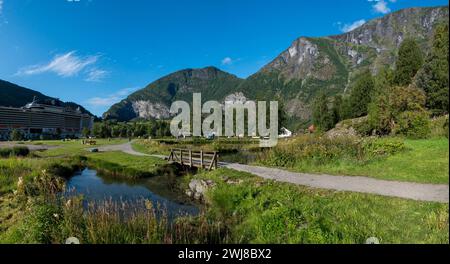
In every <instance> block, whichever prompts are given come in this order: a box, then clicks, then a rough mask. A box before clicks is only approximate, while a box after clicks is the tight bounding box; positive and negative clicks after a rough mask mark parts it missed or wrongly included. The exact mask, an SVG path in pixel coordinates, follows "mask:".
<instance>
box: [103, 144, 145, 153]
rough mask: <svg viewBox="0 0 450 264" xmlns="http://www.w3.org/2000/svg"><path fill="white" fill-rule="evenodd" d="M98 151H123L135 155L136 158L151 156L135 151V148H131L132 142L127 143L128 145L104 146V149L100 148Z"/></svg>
mask: <svg viewBox="0 0 450 264" xmlns="http://www.w3.org/2000/svg"><path fill="white" fill-rule="evenodd" d="M98 150H99V151H100V152H102V151H122V152H125V153H127V154H130V155H134V156H150V155H148V154H145V153H141V152H137V151H135V150H134V149H133V147H132V146H131V142H127V143H124V144H119V145H108V146H102V147H98Z"/></svg>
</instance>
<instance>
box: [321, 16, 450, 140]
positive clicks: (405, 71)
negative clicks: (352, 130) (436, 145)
mask: <svg viewBox="0 0 450 264" xmlns="http://www.w3.org/2000/svg"><path fill="white" fill-rule="evenodd" d="M448 33H449V28H448V24H440V25H437V26H436V28H435V31H434V37H433V41H432V48H431V50H430V52H429V53H428V54H427V55H424V54H423V53H422V51H421V49H420V47H419V45H418V44H417V42H416V41H415V40H414V39H412V38H408V39H405V40H404V41H403V42H402V43H401V45H400V47H399V50H398V55H397V58H396V62H395V68H394V69H391V68H390V67H386V68H383V69H381V70H380V71H379V72H378V73H377V74H376V75H372V73H371V72H370V71H369V70H365V71H364V72H362V73H361V74H360V75H359V76H358V77H357V78H356V80H355V81H354V83H353V85H352V86H351V87H350V88H351V90H350V93H349V94H348V95H345V96H342V95H337V96H335V97H333V98H329V97H327V96H326V95H325V94H324V93H322V94H320V95H319V96H318V97H317V98H316V100H315V101H314V103H313V121H314V124H315V125H316V126H317V127H318V128H319V130H321V131H327V130H329V129H331V128H333V127H334V126H335V125H336V124H337V123H338V122H340V121H342V120H345V119H352V118H358V117H363V116H368V118H367V122H365V123H363V125H362V127H360V130H359V132H363V133H366V134H378V135H387V134H392V133H395V134H404V135H407V136H413V137H424V136H426V134H427V130H429V122H430V116H440V115H444V114H448V112H449V99H448V96H449V83H448V80H449V73H448V70H449V69H448V59H449V58H448V49H449V35H448Z"/></svg>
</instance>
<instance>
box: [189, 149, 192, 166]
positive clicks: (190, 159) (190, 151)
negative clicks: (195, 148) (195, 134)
mask: <svg viewBox="0 0 450 264" xmlns="http://www.w3.org/2000/svg"><path fill="white" fill-rule="evenodd" d="M189 167H191V168H192V150H189Z"/></svg>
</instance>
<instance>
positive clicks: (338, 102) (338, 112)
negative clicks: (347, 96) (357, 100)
mask: <svg viewBox="0 0 450 264" xmlns="http://www.w3.org/2000/svg"><path fill="white" fill-rule="evenodd" d="M342 102H343V99H342V96H341V95H336V96H335V97H334V101H333V107H332V108H331V114H332V118H333V123H334V124H337V123H339V121H341V120H343V119H342Z"/></svg>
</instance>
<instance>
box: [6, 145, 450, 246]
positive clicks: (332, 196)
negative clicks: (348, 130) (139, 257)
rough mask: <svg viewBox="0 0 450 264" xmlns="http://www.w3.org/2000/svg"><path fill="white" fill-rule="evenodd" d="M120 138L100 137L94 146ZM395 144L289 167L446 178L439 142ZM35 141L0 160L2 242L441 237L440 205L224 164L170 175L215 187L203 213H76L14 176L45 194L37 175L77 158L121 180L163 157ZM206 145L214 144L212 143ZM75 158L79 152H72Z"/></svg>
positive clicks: (445, 228) (444, 149)
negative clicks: (315, 185) (270, 177)
mask: <svg viewBox="0 0 450 264" xmlns="http://www.w3.org/2000/svg"><path fill="white" fill-rule="evenodd" d="M396 140H397V139H396ZM123 142H124V141H123V140H112V141H107V140H105V141H102V140H100V141H99V142H98V144H99V145H105V144H119V143H123ZM138 142H139V141H138ZM403 142H404V145H405V150H402V151H399V152H396V153H393V154H389V155H385V156H380V157H378V156H377V157H376V158H374V159H370V160H364V161H361V162H355V160H354V159H348V160H345V159H338V160H333V162H336V163H334V165H333V163H329V160H327V159H325V160H327V161H328V163H324V164H322V165H321V164H318V163H317V162H315V163H307V162H305V163H303V164H302V163H294V165H295V166H292V167H289V169H291V170H299V171H314V172H326V173H335V174H341V173H342V174H349V175H365V174H366V173H367V174H368V175H370V176H371V177H377V178H383V179H402V180H407V181H418V182H439V183H448V140H447V139H427V140H404V141H403ZM38 144H48V145H58V146H59V148H56V149H50V150H47V151H43V152H38V153H34V154H32V155H30V156H29V157H26V158H20V157H11V158H5V159H0V184H1V188H0V243H62V242H64V239H65V238H66V237H67V236H70V235H74V234H75V235H77V236H80V237H82V238H83V241H84V243H319V244H320V243H356V244H359V243H364V242H365V240H366V239H367V238H368V237H372V236H375V237H377V238H378V239H380V241H381V243H445V244H447V243H448V241H449V222H448V219H449V218H448V217H449V207H448V204H443V203H432V202H418V201H412V200H406V199H399V198H390V197H382V196H377V195H369V194H360V193H351V192H336V191H328V190H320V189H311V188H306V187H302V186H295V185H292V184H285V183H278V182H273V181H267V180H263V179H261V178H259V177H256V176H253V175H251V174H247V173H242V172H237V171H234V170H230V169H223V168H222V169H218V170H215V171H212V172H207V171H200V172H199V173H196V174H188V175H185V176H181V177H176V179H177V182H178V185H179V188H180V191H183V190H184V189H187V185H188V183H189V182H190V180H192V179H210V180H212V181H213V182H214V183H215V187H214V188H212V189H210V190H209V191H208V192H207V193H206V211H205V212H204V214H201V215H200V216H198V217H194V218H187V219H179V220H180V221H179V222H177V224H176V226H174V227H173V228H174V229H171V228H168V227H167V223H165V222H164V221H165V220H164V219H161V221H159V220H157V219H155V217H154V216H153V215H152V214H151V213H150V214H149V212H148V211H143V212H134V215H133V218H132V219H131V220H124V219H123V218H121V217H120V215H121V213H120V212H119V211H117V210H119V209H117V208H118V207H117V206H116V205H105V206H106V207H100V208H101V210H100V211H95V212H89V213H86V214H83V213H80V211H79V210H80V209H79V208H78V209H77V208H75V207H70V208H67V205H66V206H64V204H66V203H65V202H63V203H62V204H60V203H55V204H53V203H48V202H47V200H43V199H42V198H41V196H40V195H39V193H36V191H35V192H34V194H33V195H28V194H26V195H25V196H24V194H20V192H19V194H14V193H16V191H17V190H18V189H20V188H19V185H18V179H19V177H23V178H24V179H25V184H26V185H27V186H28V185H30V186H31V187H32V188H31V187H30V188H31V190H36V189H37V190H41V191H43V192H46V191H47V190H48V188H47V187H45V186H47V185H46V184H53V183H52V181H51V180H50V181H46V180H42V179H43V178H42V177H43V175H46V174H49V173H52V174H57V175H59V174H66V173H67V172H70V171H71V170H72V169H73V168H74V167H73V166H74V165H76V164H78V163H79V162H85V164H87V165H88V166H92V167H93V168H95V169H97V170H100V171H102V170H103V171H105V172H106V173H109V174H111V175H113V176H118V177H122V178H126V179H135V178H141V177H150V176H152V175H155V174H160V173H164V172H165V171H166V170H165V169H164V170H161V168H165V166H166V162H165V161H164V160H160V159H158V158H153V157H138V156H132V155H129V154H125V153H122V152H103V153H90V152H88V151H87V150H86V149H87V148H89V147H88V146H83V145H81V144H80V143H79V142H76V141H73V142H59V141H58V142H56V141H53V142H51V141H48V142H45V143H44V142H42V143H38ZM282 144H286V145H289V144H290V142H289V141H286V142H282ZM208 145H210V147H213V146H211V143H208ZM225 145H227V144H225ZM234 145H235V144H232V142H230V144H228V146H232V148H234ZM186 146H187V147H189V144H188V145H186ZM198 146H200V147H201V146H202V144H200V145H196V147H198ZM159 147H160V146H159V145H158V144H156V145H155V146H153V147H152V146H150V147H149V146H139V144H135V145H134V148H135V149H136V148H138V150H139V148H145V149H147V151H155V150H157V149H158V148H159ZM168 147H169V145H166V146H164V147H163V148H164V149H167V148H168ZM216 147H217V146H216ZM219 147H223V146H219ZM149 149H150V150H149ZM155 153H160V152H158V151H156V152H155ZM324 153H328V152H327V151H325V152H324ZM80 155H82V156H83V157H84V158H81V159H80V157H79V156H80ZM430 168H432V169H430ZM174 173H177V172H174ZM57 175H56V176H57ZM424 175H425V176H424ZM230 179H231V180H232V181H229V180H230ZM35 185H38V187H36V186H35ZM54 215H58V217H57V218H54ZM76 217H78V218H76ZM75 219H78V220H79V221H78V220H77V221H76V220H75Z"/></svg>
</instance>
